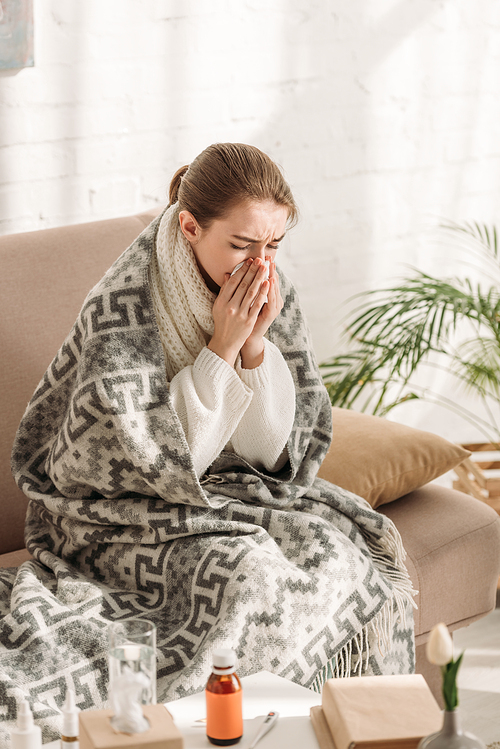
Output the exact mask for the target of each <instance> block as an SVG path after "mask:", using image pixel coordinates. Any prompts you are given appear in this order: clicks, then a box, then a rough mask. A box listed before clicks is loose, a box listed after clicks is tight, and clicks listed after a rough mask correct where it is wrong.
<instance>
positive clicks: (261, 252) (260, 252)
mask: <svg viewBox="0 0 500 749" xmlns="http://www.w3.org/2000/svg"><path fill="white" fill-rule="evenodd" d="M258 257H259V258H260V259H261V260H262V262H264V261H265V259H266V247H265V246H264V247H261V248H258V247H256V248H255V249H254V251H253V252H252V259H253V260H255V259H256V258H258Z"/></svg>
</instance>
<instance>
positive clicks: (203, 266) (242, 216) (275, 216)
mask: <svg viewBox="0 0 500 749" xmlns="http://www.w3.org/2000/svg"><path fill="white" fill-rule="evenodd" d="M287 219H288V209H287V208H286V207H285V206H282V205H277V204H276V203H274V202H272V201H263V202H257V201H254V202H249V203H243V204H241V205H238V206H235V208H233V209H232V210H231V211H230V212H229V213H228V215H227V216H226V217H225V218H222V219H217V220H215V221H213V222H212V223H211V224H210V226H209V227H208V229H202V228H201V227H200V226H199V225H198V224H197V222H196V220H195V218H194V217H193V215H192V214H191V213H189V211H181V212H180V213H179V222H180V226H181V230H182V233H183V234H184V236H185V237H186V239H187V240H188V242H189V244H190V245H191V247H192V248H193V252H194V255H195V257H196V262H197V263H198V267H199V269H200V272H201V274H202V276H203V278H204V279H205V283H206V284H207V286H208V288H209V289H210V290H211V291H213V292H215V293H216V294H218V293H219V290H220V287H221V286H222V284H223V283H224V277H225V274H226V273H229V274H230V273H232V271H233V270H234V268H235V267H236V266H237V265H238V263H242V262H244V261H245V260H247V259H248V258H256V257H259V258H261V259H262V260H266V258H267V259H269V260H271V261H272V260H274V258H275V256H276V252H277V251H278V244H279V242H280V241H281V240H282V239H283V237H284V236H285V226H286V222H287Z"/></svg>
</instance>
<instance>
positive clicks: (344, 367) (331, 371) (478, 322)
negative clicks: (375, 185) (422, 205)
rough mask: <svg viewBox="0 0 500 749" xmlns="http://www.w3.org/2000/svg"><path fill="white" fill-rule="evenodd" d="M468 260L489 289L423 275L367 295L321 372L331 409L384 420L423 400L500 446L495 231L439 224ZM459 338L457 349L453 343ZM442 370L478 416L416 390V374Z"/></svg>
mask: <svg viewBox="0 0 500 749" xmlns="http://www.w3.org/2000/svg"><path fill="white" fill-rule="evenodd" d="M441 228H442V230H444V231H446V232H447V233H448V236H449V235H450V234H451V236H452V237H453V239H454V240H455V242H457V243H458V244H461V245H462V247H464V246H465V248H466V249H467V251H468V252H469V255H471V254H474V253H476V254H477V253H479V254H480V255H481V256H482V260H483V264H484V262H486V263H487V264H488V271H489V274H490V275H491V278H492V280H493V283H492V285H491V286H489V287H488V288H484V287H483V286H482V285H481V284H480V283H473V282H472V281H471V280H470V279H469V278H451V279H440V278H436V277H434V276H430V275H428V274H426V273H422V272H420V271H415V273H414V275H412V276H410V277H406V278H403V279H402V281H401V282H400V283H398V284H396V285H394V286H391V287H389V288H385V289H381V290H378V291H366V292H362V293H361V294H358V295H357V296H356V297H354V298H355V299H358V300H359V299H360V298H361V299H362V302H361V304H358V306H356V307H355V309H354V310H352V311H351V312H349V314H348V316H347V331H346V335H347V339H348V348H347V351H346V352H345V353H342V354H339V355H337V356H333V357H332V358H330V359H328V360H327V361H325V362H323V363H322V364H321V365H320V367H321V368H322V371H323V379H324V382H325V385H326V388H327V390H328V393H329V396H330V400H331V402H332V405H336V406H340V407H343V408H352V407H356V408H357V409H358V410H361V411H368V412H370V413H373V414H377V415H379V416H385V415H386V414H387V413H389V412H390V411H391V410H392V409H393V408H395V407H396V406H399V405H401V404H402V403H405V402H408V401H410V400H415V399H420V400H425V401H429V402H432V403H435V404H438V405H442V406H445V407H447V408H450V409H452V410H453V411H455V412H456V413H459V414H460V415H461V416H463V417H464V418H466V419H468V420H469V421H470V422H472V423H473V424H474V425H475V426H476V427H477V428H478V429H480V430H481V432H482V433H483V434H484V436H485V437H487V439H488V441H490V442H499V441H500V408H499V407H500V386H499V380H500V247H499V238H498V234H497V230H496V228H495V227H489V226H487V225H484V224H479V223H465V224H455V223H447V224H443V225H442V227H441ZM464 334H465V336H466V337H465V340H464V339H463V338H464ZM460 338H461V339H462V340H461V341H460V342H458V343H456V342H455V341H457V339H460ZM424 366H428V367H437V368H443V367H444V368H445V369H446V370H447V371H450V372H451V373H452V374H453V375H454V376H455V377H456V378H457V380H458V381H459V382H460V383H461V384H462V385H463V386H464V387H465V388H466V389H468V390H469V391H472V392H473V393H475V394H476V395H477V396H478V397H479V398H480V399H481V401H482V403H483V405H484V408H485V411H484V413H485V414H486V416H485V417H484V418H483V417H479V416H478V415H477V414H476V413H472V412H471V411H469V410H467V409H466V408H464V407H463V406H461V405H460V404H459V403H457V402H456V400H452V399H449V398H447V397H446V396H444V395H442V394H439V393H436V392H433V391H432V390H431V389H430V388H427V387H424V386H422V385H419V384H418V382H417V381H416V380H417V377H416V372H417V370H419V371H420V370H421V368H423V367H424Z"/></svg>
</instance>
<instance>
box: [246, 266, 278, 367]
mask: <svg viewBox="0 0 500 749" xmlns="http://www.w3.org/2000/svg"><path fill="white" fill-rule="evenodd" d="M266 259H267V260H269V261H270V263H269V282H268V283H269V288H268V291H267V303H265V304H263V305H262V306H261V308H260V311H259V314H258V315H257V319H256V321H255V325H254V327H253V330H252V332H251V333H250V335H249V336H248V338H247V339H246V341H245V343H244V344H243V346H242V347H241V365H242V367H243V369H254V367H258V366H259V365H260V364H261V363H262V359H263V357H264V335H265V334H266V333H267V330H268V328H269V327H270V325H271V323H272V322H273V321H274V320H275V319H276V318H277V317H278V315H279V313H280V312H281V310H282V309H283V299H282V297H281V292H280V285H279V278H278V274H277V272H276V263H274V262H273V261H272V260H271V258H270V257H268V258H266Z"/></svg>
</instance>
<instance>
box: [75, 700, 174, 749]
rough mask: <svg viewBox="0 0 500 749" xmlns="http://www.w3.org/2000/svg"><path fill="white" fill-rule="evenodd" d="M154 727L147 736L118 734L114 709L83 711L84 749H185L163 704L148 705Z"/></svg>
mask: <svg viewBox="0 0 500 749" xmlns="http://www.w3.org/2000/svg"><path fill="white" fill-rule="evenodd" d="M143 712H144V715H145V716H146V718H147V719H148V720H149V723H150V728H149V729H148V730H147V731H144V732H143V733H134V734H127V733H118V732H117V731H115V729H114V728H113V726H112V725H111V723H110V718H112V717H113V714H114V713H113V711H112V710H82V712H81V713H80V714H79V719H80V749H123V747H137V749H184V739H183V738H182V734H181V733H180V731H179V729H178V728H177V727H176V725H175V723H174V721H173V718H172V716H171V715H170V713H169V712H168V710H167V708H166V707H164V706H163V705H144V707H143Z"/></svg>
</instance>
